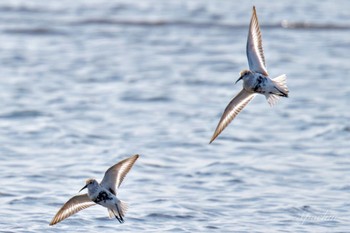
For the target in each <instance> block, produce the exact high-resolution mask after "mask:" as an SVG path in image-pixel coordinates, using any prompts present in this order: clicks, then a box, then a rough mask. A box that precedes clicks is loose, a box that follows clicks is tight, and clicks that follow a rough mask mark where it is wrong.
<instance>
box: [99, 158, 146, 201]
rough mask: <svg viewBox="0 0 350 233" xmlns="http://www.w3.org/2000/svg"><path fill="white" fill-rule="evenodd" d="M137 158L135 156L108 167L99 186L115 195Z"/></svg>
mask: <svg viewBox="0 0 350 233" xmlns="http://www.w3.org/2000/svg"><path fill="white" fill-rule="evenodd" d="M138 158H139V155H137V154H136V155H133V156H131V157H130V158H127V159H124V160H122V161H120V162H119V163H117V164H115V165H113V166H112V167H110V168H109V169H108V170H107V171H106V173H105V176H104V177H103V180H102V181H101V186H102V187H104V188H106V189H108V190H109V191H110V192H111V193H113V194H114V195H115V194H116V193H117V192H116V189H117V188H119V186H120V185H121V183H122V182H123V180H124V177H125V176H126V174H127V173H128V172H129V171H130V169H131V167H132V166H133V165H134V163H135V161H136V160H137V159H138Z"/></svg>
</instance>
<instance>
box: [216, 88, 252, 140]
mask: <svg viewBox="0 0 350 233" xmlns="http://www.w3.org/2000/svg"><path fill="white" fill-rule="evenodd" d="M255 95H256V94H254V93H251V92H247V91H246V90H244V89H243V90H242V91H240V92H239V93H238V95H236V96H235V97H234V98H233V99H232V100H231V102H230V103H229V104H228V105H227V107H226V109H225V111H224V113H223V114H222V116H221V119H220V121H219V124H218V126H217V127H216V130H215V132H214V134H213V137H212V138H211V140H210V143H212V142H213V141H214V140H215V138H216V137H217V136H219V134H220V133H221V132H222V131H223V130H224V129H225V128H226V126H227V125H228V124H230V122H231V121H232V120H233V119H234V118H235V117H236V116H237V115H238V113H239V112H240V111H241V110H242V109H243V108H244V107H245V106H246V105H247V104H248V103H249V101H251V100H252V99H253V98H254V96H255Z"/></svg>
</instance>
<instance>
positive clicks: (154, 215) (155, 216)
mask: <svg viewBox="0 0 350 233" xmlns="http://www.w3.org/2000/svg"><path fill="white" fill-rule="evenodd" d="M147 217H148V218H158V219H159V218H160V219H173V218H177V219H191V218H194V216H192V215H188V214H186V215H179V214H176V215H170V214H160V213H151V214H149V215H147Z"/></svg>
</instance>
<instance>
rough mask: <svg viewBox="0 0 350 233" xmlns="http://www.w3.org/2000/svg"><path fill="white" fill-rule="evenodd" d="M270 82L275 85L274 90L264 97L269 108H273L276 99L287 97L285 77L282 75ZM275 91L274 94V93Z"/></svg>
mask: <svg viewBox="0 0 350 233" xmlns="http://www.w3.org/2000/svg"><path fill="white" fill-rule="evenodd" d="M272 82H273V83H274V84H275V89H276V90H273V91H272V93H271V94H270V93H269V94H266V95H265V97H266V99H267V102H268V103H269V104H270V106H273V105H275V104H276V103H277V101H278V99H279V98H280V97H281V96H282V97H288V93H289V90H288V87H287V76H286V75H285V74H282V75H280V76H278V77H276V78H274V79H272ZM275 91H276V92H275Z"/></svg>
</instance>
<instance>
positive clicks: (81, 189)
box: [79, 185, 87, 193]
mask: <svg viewBox="0 0 350 233" xmlns="http://www.w3.org/2000/svg"><path fill="white" fill-rule="evenodd" d="M86 188H87V185H85V186H84V187H83V188H82V189H80V191H79V193H80V192H81V191H82V190H83V189H86Z"/></svg>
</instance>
